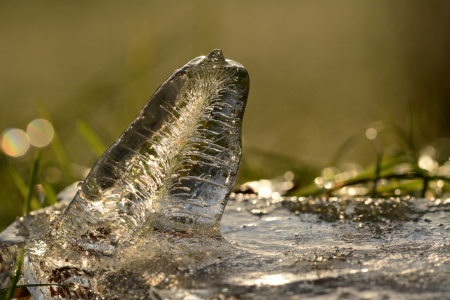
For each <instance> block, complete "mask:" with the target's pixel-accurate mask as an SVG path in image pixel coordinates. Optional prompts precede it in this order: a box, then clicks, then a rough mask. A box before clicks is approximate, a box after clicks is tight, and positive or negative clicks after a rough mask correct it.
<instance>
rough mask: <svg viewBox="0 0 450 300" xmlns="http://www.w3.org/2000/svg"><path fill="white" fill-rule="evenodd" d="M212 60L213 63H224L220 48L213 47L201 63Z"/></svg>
mask: <svg viewBox="0 0 450 300" xmlns="http://www.w3.org/2000/svg"><path fill="white" fill-rule="evenodd" d="M208 62H212V63H213V64H225V63H226V60H225V57H223V53H222V50H220V49H214V50H213V51H211V52H210V53H209V54H208V55H206V56H205V58H204V59H203V62H202V63H208Z"/></svg>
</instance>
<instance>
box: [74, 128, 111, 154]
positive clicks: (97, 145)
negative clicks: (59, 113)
mask: <svg viewBox="0 0 450 300" xmlns="http://www.w3.org/2000/svg"><path fill="white" fill-rule="evenodd" d="M77 129H78V132H79V133H80V134H81V135H82V136H83V138H84V139H85V140H86V142H88V144H89V145H90V146H91V148H92V150H94V152H95V154H97V156H99V157H100V156H101V155H102V154H103V153H105V151H106V147H105V145H104V144H103V142H102V141H101V139H100V138H99V136H98V135H97V134H96V133H95V131H94V130H93V129H92V128H91V127H90V126H89V125H88V124H87V123H86V122H85V121H83V120H78V121H77Z"/></svg>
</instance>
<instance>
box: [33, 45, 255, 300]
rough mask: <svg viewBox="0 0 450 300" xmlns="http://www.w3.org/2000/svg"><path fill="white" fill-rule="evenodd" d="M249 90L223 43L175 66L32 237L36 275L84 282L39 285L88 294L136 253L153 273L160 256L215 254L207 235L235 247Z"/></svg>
mask: <svg viewBox="0 0 450 300" xmlns="http://www.w3.org/2000/svg"><path fill="white" fill-rule="evenodd" d="M248 92H249V77H248V73H247V71H246V69H245V68H244V67H243V66H242V65H241V64H239V63H237V62H234V61H231V60H225V58H224V57H223V54H222V52H221V51H220V50H213V51H212V52H211V53H209V54H208V55H207V56H203V57H198V58H196V59H194V60H192V61H190V62H188V63H187V64H186V65H184V66H183V67H182V68H180V69H178V70H176V71H175V72H174V73H173V74H172V75H171V76H170V77H169V78H168V79H167V80H166V81H165V82H164V83H163V84H162V85H161V87H160V88H159V89H158V90H157V91H156V92H155V94H154V95H153V96H152V98H151V99H150V101H149V102H148V103H147V105H146V106H145V107H144V108H143V109H142V111H141V112H140V113H139V114H138V116H137V117H136V119H135V120H134V121H133V122H132V123H131V125H130V126H129V127H128V129H127V130H126V131H125V132H124V133H123V134H122V135H121V136H120V137H119V139H117V141H116V142H115V143H114V144H113V145H112V146H111V147H109V148H108V150H107V151H106V152H105V153H104V154H103V155H102V156H101V157H100V159H99V160H98V161H97V163H96V164H95V165H94V166H93V168H92V170H91V172H90V173H89V175H88V176H87V177H86V179H85V180H84V182H83V183H80V184H79V186H78V189H79V190H78V192H77V193H76V195H75V197H74V198H73V200H72V201H71V203H70V204H69V205H68V207H67V208H66V209H65V211H64V213H63V214H62V215H61V216H60V217H59V218H57V219H56V220H54V222H53V224H52V225H51V226H50V232H49V233H48V234H47V235H44V236H43V237H42V238H40V239H37V240H35V241H34V242H33V243H30V244H29V245H28V247H27V255H26V258H25V266H26V278H27V280H28V281H29V282H39V283H47V282H50V283H53V282H54V283H66V284H67V283H72V284H75V285H76V288H75V289H73V290H70V291H69V290H67V289H59V291H60V292H57V291H58V290H57V289H56V290H55V289H54V288H52V287H51V288H47V287H45V288H40V289H36V290H35V294H36V295H39V296H40V297H42V298H43V299H44V298H45V299H50V298H52V299H53V298H55V299H56V298H57V297H77V298H85V297H88V298H89V297H93V296H94V295H96V294H97V293H98V292H99V291H100V290H102V289H103V288H99V289H100V290H98V289H97V288H98V282H99V281H102V280H106V279H104V276H105V274H107V273H108V270H109V271H111V270H110V269H111V268H112V269H114V268H116V267H117V266H120V267H119V268H125V266H126V265H127V264H130V262H131V261H134V262H135V263H136V264H137V265H136V266H135V267H133V268H134V269H136V268H138V269H139V268H141V267H142V266H148V268H149V269H148V270H146V272H147V273H149V274H150V273H152V272H156V271H158V269H159V268H161V266H160V267H158V266H156V265H155V264H154V262H151V261H152V260H158V261H164V263H163V266H165V267H167V265H170V264H171V263H173V262H174V261H175V262H176V261H177V260H176V259H174V258H173V257H172V256H173V255H175V256H178V257H179V258H180V257H182V258H183V262H182V263H181V264H186V268H187V266H188V265H196V263H195V261H196V260H199V259H200V258H201V260H202V261H203V263H206V262H207V261H208V259H207V257H208V255H210V254H208V253H206V254H205V253H204V251H202V250H201V249H202V245H203V244H205V247H207V248H211V247H212V245H214V247H215V248H217V247H219V248H220V246H221V245H222V244H224V247H227V246H228V245H227V243H226V242H224V241H223V240H222V239H221V238H220V220H221V218H222V214H223V211H224V209H225V206H226V203H227V199H228V198H227V196H228V195H229V194H230V192H231V189H232V187H233V185H234V181H235V179H236V175H237V171H238V167H239V163H240V159H241V126H242V118H243V114H244V109H245V105H246V101H247V96H248ZM173 237H175V238H179V237H182V238H183V240H182V241H181V242H177V241H173V239H168V238H173ZM190 243H195V244H196V246H195V247H193V249H195V251H194V252H192V253H189V250H188V249H186V248H192V247H190V246H189V244H190ZM222 248H223V247H222ZM214 251H216V250H215V249H213V251H209V252H211V253H212V252H214ZM195 253H197V254H195ZM196 255H197V256H198V257H196ZM100 261H101V263H100ZM124 262H125V263H124ZM149 264H150V265H151V267H149V266H150V265H149ZM178 264H179V263H178ZM181 268H183V267H181ZM128 284H130V283H128ZM102 285H103V286H107V285H108V283H103V284H102ZM124 288H126V287H124ZM36 295H35V296H36Z"/></svg>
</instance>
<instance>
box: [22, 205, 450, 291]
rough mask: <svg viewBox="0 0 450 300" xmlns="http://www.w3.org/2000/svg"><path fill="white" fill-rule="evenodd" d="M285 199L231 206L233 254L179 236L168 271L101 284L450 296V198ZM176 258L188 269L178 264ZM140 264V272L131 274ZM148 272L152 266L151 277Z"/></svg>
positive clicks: (226, 230) (228, 236)
mask: <svg viewBox="0 0 450 300" xmlns="http://www.w3.org/2000/svg"><path fill="white" fill-rule="evenodd" d="M282 200H283V201H280V200H273V199H272V200H263V199H254V198H251V197H250V198H249V199H245V198H244V197H243V196H242V197H237V198H235V199H232V200H230V201H229V202H228V205H227V207H226V210H225V214H224V216H223V219H222V223H221V232H222V236H223V237H224V238H225V240H226V241H228V242H229V243H231V245H232V248H230V247H229V245H228V243H227V242H226V241H217V240H214V241H210V242H209V243H210V244H208V242H206V245H205V242H200V243H199V242H198V241H195V240H191V239H188V238H187V239H186V238H183V237H181V238H178V237H177V238H176V240H177V241H175V242H173V241H172V242H171V243H172V246H171V249H172V250H173V249H178V250H177V251H178V252H177V251H175V250H173V251H174V252H173V255H172V256H171V257H165V258H164V259H174V263H173V264H167V265H165V266H161V265H160V264H159V265H157V264H153V265H152V262H151V260H152V259H149V262H148V263H147V264H146V263H144V262H143V263H142V264H141V263H140V261H138V262H136V260H134V262H133V263H131V262H127V263H126V264H124V265H123V266H122V269H121V272H120V273H118V272H117V270H118V269H116V274H114V273H113V274H110V276H109V277H107V278H106V279H105V278H103V279H99V280H98V282H99V284H100V285H102V284H103V285H105V286H106V287H107V289H108V290H110V291H111V288H113V289H114V288H115V289H118V290H120V294H121V295H122V296H121V297H124V298H128V299H149V298H150V299H446V298H448V297H450V245H449V240H450V200H427V199H402V200H400V199H392V200H377V201H373V200H369V199H360V200H358V199H354V200H343V199H303V198H301V199H298V198H292V199H290V198H286V199H282ZM400 202H401V204H402V205H406V207H407V208H408V209H405V210H404V214H400V215H399V216H398V217H393V218H391V219H389V218H387V217H386V215H383V216H381V217H380V220H379V222H373V221H364V222H359V221H358V220H363V219H364V218H362V216H361V215H358V213H359V210H358V207H359V208H364V207H366V208H367V210H369V209H370V211H372V214H376V211H377V210H373V209H372V208H373V207H379V206H383V205H384V206H386V205H387V206H389V207H391V208H392V207H393V206H394V205H395V207H397V206H398V205H399V204H400ZM375 203H378V204H377V205H375ZM341 204H342V205H341ZM344 204H345V207H344ZM331 206H333V207H338V208H337V211H340V210H339V207H341V206H342V207H341V208H343V209H342V210H341V211H343V212H344V213H345V214H344V215H343V217H339V219H335V220H331V219H329V218H328V219H327V217H326V216H329V215H330V210H332V209H330V208H329V207H331ZM324 207H328V209H324ZM355 207H356V208H357V209H355ZM395 207H394V208H395ZM306 208H307V209H306ZM303 211H308V212H303ZM378 212H379V214H383V213H382V212H380V210H378ZM397 212H398V211H397ZM45 215H46V214H45V213H42V214H40V215H39V214H37V215H35V216H34V217H33V216H29V217H27V218H24V219H23V222H24V224H25V223H27V222H29V221H30V220H32V219H33V218H34V219H39V221H37V220H35V221H36V222H38V223H40V224H41V226H44V227H45V224H46V223H47V221H46V218H45V217H44V216H45ZM340 215H341V214H340V213H338V214H337V216H340ZM37 216H39V217H37ZM47 220H48V219H47ZM34 226H36V224H35V225H34ZM41 230H44V228H42V227H41V229H40V230H39V231H41ZM25 231H26V229H25V228H22V233H23V232H25ZM41 232H42V231H41ZM212 246H214V247H212ZM144 247H145V246H144ZM177 247H178V248H177ZM180 247H181V248H180ZM183 247H185V248H183ZM186 247H189V250H186V252H185V253H186V256H185V257H183V255H184V253H183V251H184V250H183V249H187V248H186ZM215 247H216V248H217V249H216V250H213V248H215ZM153 248H154V247H153ZM180 249H181V252H180ZM202 251H205V252H204V253H205V254H203V253H202ZM177 253H178V254H177ZM128 254H129V253H128ZM180 258H181V259H182V260H185V262H180V261H178V262H176V260H177V259H178V260H179V259H180ZM125 259H126V257H125ZM140 259H143V258H140ZM202 260H204V261H202ZM188 261H189V262H188ZM137 263H139V265H141V267H140V268H136V267H134V268H132V266H133V265H134V266H136V264H137ZM127 266H128V267H129V268H130V270H128V271H127V270H126V268H127ZM152 266H157V267H155V268H154V269H153V270H150V269H151V268H152ZM124 268H125V269H124ZM164 268H165V269H164ZM124 271H125V272H124ZM127 272H128V273H127ZM139 274H140V275H139ZM119 275H120V276H119ZM136 278H140V279H142V278H144V279H145V280H136ZM131 283H132V284H131ZM99 290H100V291H101V290H102V288H101V286H100V289H99Z"/></svg>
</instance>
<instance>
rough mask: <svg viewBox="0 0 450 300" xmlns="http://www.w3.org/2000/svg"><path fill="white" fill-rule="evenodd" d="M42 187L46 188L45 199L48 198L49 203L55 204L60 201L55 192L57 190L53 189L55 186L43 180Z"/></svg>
mask: <svg viewBox="0 0 450 300" xmlns="http://www.w3.org/2000/svg"><path fill="white" fill-rule="evenodd" d="M42 187H43V188H44V191H45V199H46V201H47V203H48V205H53V204H56V203H58V198H57V197H56V193H55V190H54V189H53V187H52V186H51V185H50V184H49V183H47V182H45V181H43V182H42Z"/></svg>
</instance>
